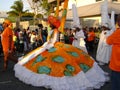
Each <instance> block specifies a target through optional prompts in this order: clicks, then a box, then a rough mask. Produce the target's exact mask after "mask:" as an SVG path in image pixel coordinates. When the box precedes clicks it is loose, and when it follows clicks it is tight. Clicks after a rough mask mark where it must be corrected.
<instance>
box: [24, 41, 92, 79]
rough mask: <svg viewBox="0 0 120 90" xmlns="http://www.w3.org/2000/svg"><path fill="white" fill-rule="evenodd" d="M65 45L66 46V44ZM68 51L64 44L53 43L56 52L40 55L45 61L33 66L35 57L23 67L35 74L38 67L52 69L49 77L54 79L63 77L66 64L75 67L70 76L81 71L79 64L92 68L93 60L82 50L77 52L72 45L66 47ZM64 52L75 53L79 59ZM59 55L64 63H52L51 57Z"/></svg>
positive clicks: (45, 52)
mask: <svg viewBox="0 0 120 90" xmlns="http://www.w3.org/2000/svg"><path fill="white" fill-rule="evenodd" d="M66 45H67V44H66ZM68 47H69V49H68V48H66V46H65V44H64V43H61V42H57V43H55V48H57V50H58V51H56V52H52V53H49V52H48V51H47V50H46V51H44V52H43V53H41V56H43V57H45V58H47V59H46V60H44V61H42V62H38V63H36V64H35V65H34V66H33V62H34V61H35V60H36V57H35V58H33V59H32V60H30V61H29V62H28V63H26V64H25V65H24V66H25V67H26V68H28V69H30V70H31V71H33V72H37V67H39V66H48V67H50V68H52V71H51V73H50V74H49V75H50V76H54V77H62V76H64V73H63V72H64V70H66V68H65V66H66V65H67V64H70V65H72V66H73V67H75V71H74V72H73V73H72V75H76V74H78V73H79V72H80V71H81V68H80V67H79V64H80V63H85V64H87V65H88V66H90V67H92V66H93V63H94V60H92V59H91V58H90V56H89V55H88V54H86V53H84V52H83V51H82V50H79V49H77V48H74V47H73V46H72V45H68ZM66 51H75V52H77V53H78V54H79V57H73V56H70V55H69V54H68V53H66ZM56 55H60V56H62V57H64V59H65V61H64V62H63V63H62V64H60V63H56V62H53V61H52V57H54V56H56Z"/></svg>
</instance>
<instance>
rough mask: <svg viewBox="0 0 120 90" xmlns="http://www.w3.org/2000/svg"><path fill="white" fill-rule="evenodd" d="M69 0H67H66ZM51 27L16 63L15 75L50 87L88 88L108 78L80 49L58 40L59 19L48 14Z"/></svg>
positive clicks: (64, 88)
mask: <svg viewBox="0 0 120 90" xmlns="http://www.w3.org/2000/svg"><path fill="white" fill-rule="evenodd" d="M65 1H68V0H65ZM48 22H49V23H50V25H53V26H54V27H55V28H54V30H51V31H49V34H48V40H47V42H45V43H44V44H43V45H42V46H41V47H38V48H37V49H35V50H33V51H32V52H30V53H28V54H27V55H25V56H24V57H23V58H22V59H21V60H20V61H19V62H18V63H17V64H16V65H15V66H14V71H15V76H16V77H17V78H18V79H19V80H21V81H23V82H24V83H26V84H30V85H32V86H37V87H41V86H43V87H46V88H51V89H52V90H91V89H95V88H97V89H98V88H100V87H101V86H103V84H104V83H105V82H106V81H107V76H106V75H105V73H104V71H103V70H102V69H101V68H100V67H99V66H98V65H97V63H96V62H95V61H94V60H93V58H92V57H91V56H89V55H88V54H87V53H85V52H84V51H83V50H81V49H79V48H76V47H74V46H72V45H69V44H64V43H62V42H59V41H58V33H59V32H58V29H59V27H60V26H61V23H62V24H63V22H60V21H59V20H58V19H57V18H56V17H54V16H49V17H48Z"/></svg>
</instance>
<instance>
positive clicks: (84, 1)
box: [68, 0, 96, 9]
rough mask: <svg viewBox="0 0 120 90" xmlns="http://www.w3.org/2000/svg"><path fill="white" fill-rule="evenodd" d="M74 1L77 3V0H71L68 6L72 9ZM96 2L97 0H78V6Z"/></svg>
mask: <svg viewBox="0 0 120 90" xmlns="http://www.w3.org/2000/svg"><path fill="white" fill-rule="evenodd" d="M72 3H75V0H69V4H68V8H69V9H71V7H72ZM93 3H96V0H76V5H77V7H80V6H84V5H89V4H93Z"/></svg>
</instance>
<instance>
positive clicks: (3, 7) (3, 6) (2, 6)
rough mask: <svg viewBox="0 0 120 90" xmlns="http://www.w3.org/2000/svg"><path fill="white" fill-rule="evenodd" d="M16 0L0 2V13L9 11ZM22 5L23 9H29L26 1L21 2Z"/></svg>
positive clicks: (1, 0) (0, 0)
mask: <svg viewBox="0 0 120 90" xmlns="http://www.w3.org/2000/svg"><path fill="white" fill-rule="evenodd" d="M14 1H16V0H0V11H9V10H10V7H11V6H12V5H13V4H14ZM22 1H23V4H24V9H28V8H29V4H28V3H27V0H22Z"/></svg>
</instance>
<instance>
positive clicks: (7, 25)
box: [1, 20, 17, 71]
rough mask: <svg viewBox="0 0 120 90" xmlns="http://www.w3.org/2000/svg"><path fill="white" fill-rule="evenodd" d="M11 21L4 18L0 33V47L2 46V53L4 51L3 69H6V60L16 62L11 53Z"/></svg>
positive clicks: (12, 45)
mask: <svg viewBox="0 0 120 90" xmlns="http://www.w3.org/2000/svg"><path fill="white" fill-rule="evenodd" d="M11 26H12V23H11V22H10V21H9V20H5V21H4V22H3V28H4V30H3V32H2V34H1V38H2V39H1V41H2V47H3V53H4V69H3V71H5V70H6V69H7V63H8V60H9V59H11V60H13V61H15V62H17V59H15V58H14V57H13V56H11V54H12V53H13V48H14V42H13V31H12V27H11Z"/></svg>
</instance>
